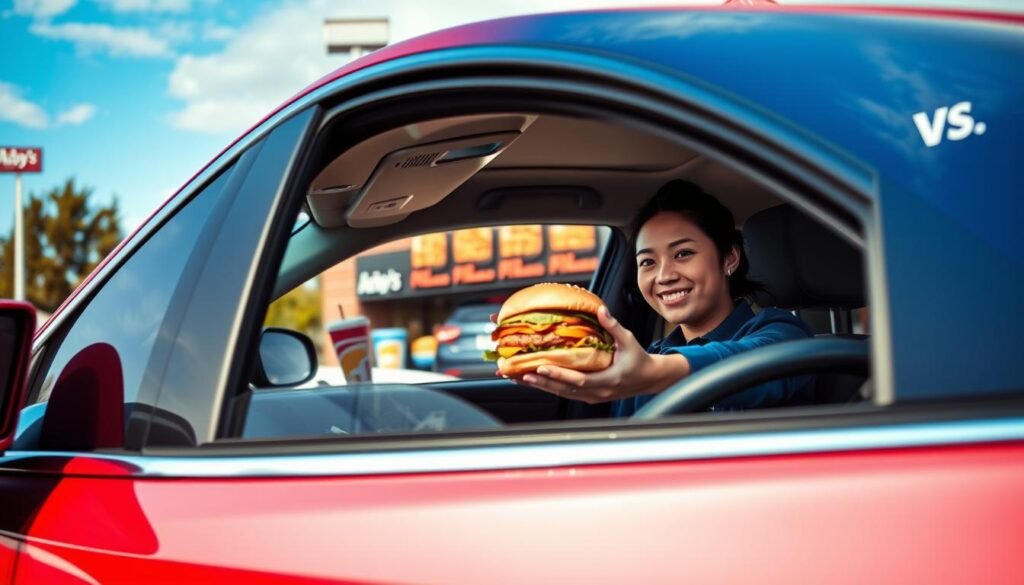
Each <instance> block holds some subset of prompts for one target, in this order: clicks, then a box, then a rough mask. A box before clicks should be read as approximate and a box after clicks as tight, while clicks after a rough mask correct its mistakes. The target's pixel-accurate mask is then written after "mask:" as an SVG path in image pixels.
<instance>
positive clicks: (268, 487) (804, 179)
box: [0, 7, 1024, 585]
mask: <svg viewBox="0 0 1024 585" xmlns="http://www.w3.org/2000/svg"><path fill="white" fill-rule="evenodd" d="M1022 24H1024V20H1022V19H1021V18H1020V17H1018V16H1006V15H997V14H983V13H968V12H952V11H924V10H902V9H856V8H843V9H836V8H805V7H797V8H783V7H774V8H766V9H746V10H744V9H729V8H724V9H723V8H707V9H679V10H670V9H665V10H645V11H609V12H591V13H575V14H556V15H545V16H535V17H522V18H511V19H506V20H500V21H493V22H484V23H480V24H475V25H470V26H464V27H460V28H456V29H452V30H448V31H443V32H439V33H436V34H432V35H428V36H426V37H423V38H419V39H415V40H411V41H408V42H404V43H400V44H397V45H394V46H390V47H387V48H384V49H382V50H380V51H377V52H375V53H372V54H370V55H369V56H367V57H364V58H363V59H361V60H358V61H356V62H354V63H352V64H350V65H348V66H346V67H344V68H343V69H341V70H339V71H338V72H336V73H333V74H331V75H329V76H327V77H325V78H324V79H322V80H321V81H319V82H317V83H316V84H314V85H313V86H312V87H310V88H308V89H306V90H305V91H303V92H301V93H300V94H298V95H297V96H296V97H295V98H293V99H292V100H291V101H289V102H288V103H286V104H284V105H283V106H282V107H281V108H280V109H278V110H277V111H275V112H274V113H272V114H271V115H270V116H269V117H268V118H267V119H266V120H265V121H263V122H262V123H261V124H259V125H258V126H257V127H255V128H253V129H252V130H251V131H249V132H248V133H246V134H245V135H244V136H243V137H241V138H240V139H239V140H238V141H237V142H235V143H234V144H233V145H231V146H230V147H229V148H228V149H227V150H225V151H224V152H223V153H222V154H221V155H220V156H219V157H218V158H217V159H215V160H214V161H212V162H211V163H210V164H209V165H208V166H207V167H206V168H204V169H203V170H202V171H201V172H200V173H199V174H197V175H196V176H195V177H194V178H193V179H192V180H191V181H190V182H189V183H188V184H187V185H185V186H184V187H183V188H182V189H181V190H180V191H179V192H178V193H177V194H176V195H174V196H173V197H171V199H170V200H168V201H167V202H166V203H165V204H164V205H163V206H162V207H161V208H160V209H159V210H158V211H157V212H156V213H155V214H154V215H153V216H152V217H151V218H150V219H149V220H148V221H147V222H146V223H145V224H144V225H143V226H142V227H141V228H140V229H139V230H138V231H137V232H136V233H134V234H133V235H132V236H130V237H129V238H127V239H126V241H125V242H124V243H123V244H122V245H121V246H120V248H119V249H118V250H116V251H115V252H114V253H113V254H112V255H111V256H110V257H109V258H107V260H106V261H105V262H104V264H103V265H102V266H101V267H100V268H99V269H97V271H96V272H95V273H94V274H92V275H91V277H90V278H89V279H88V280H87V282H85V283H84V284H83V285H82V286H81V287H80V288H79V289H78V290H77V291H76V292H75V293H74V295H73V296H72V297H71V298H70V299H69V300H68V301H67V302H66V303H65V304H64V306H63V307H62V308H61V309H60V310H59V311H58V312H57V313H56V314H55V315H54V316H53V317H52V318H51V319H50V320H49V321H48V322H47V323H46V324H44V325H43V326H42V327H41V328H40V329H39V331H38V332H37V333H36V334H35V336H34V339H30V337H31V333H30V332H31V331H32V330H33V325H32V317H31V313H30V312H28V310H27V308H26V307H25V306H24V305H19V304H14V303H6V304H5V305H3V307H2V310H0V332H2V335H0V339H2V340H3V342H4V348H3V351H0V355H3V356H4V360H5V361H4V362H3V363H0V380H3V381H4V383H5V385H4V386H3V387H2V392H0V397H2V408H3V416H2V417H0V420H2V421H3V425H2V428H0V431H2V433H0V437H2V443H0V447H2V448H3V455H2V457H0V502H2V504H0V581H2V582H10V583H17V584H39V583H118V582H124V583H213V582H216V583H220V582H244V583H262V582H274V583H277V582H288V583H320V582H325V583H326V582H330V583H588V584H591V585H593V584H597V583H632V582H643V583H648V582H665V583H680V582H697V583H787V584H788V583H796V582H805V583H900V584H904V583H1020V582H1022V581H1024V569H1022V568H1021V562H1020V552H1021V545H1022V543H1024V504H1021V494H1022V493H1024V400H1022V391H1024V360H1022V359H1021V344H1020V341H1019V339H1020V338H1019V335H1020V333H1019V332H1020V331H1021V330H1024V317H1022V316H1021V315H1022V314H1024V313H1022V312H1021V311H1020V308H1019V305H1020V299H1022V298H1024V276H1022V275H1024V268H1022V258H1024V245H1022V241H1024V240H1022V239H1021V238H1019V237H1017V236H1016V234H1017V233H1018V231H1019V224H1020V222H1021V220H1022V219H1024V208H1022V203H1021V201H1022V199H1021V197H1020V193H1021V192H1024V165H1022V164H1021V156H1020V149H1019V147H1018V139H1019V137H1020V136H1021V134H1022V133H1024V113H1022V109H1021V108H1020V104H1021V103H1024V79H1022V76H1024V69H1022V68H1021V67H1020V66H1019V65H1020V63H1021V62H1022V59H1024V29H1022V26H1021V25H1022ZM1014 79H1017V81H1013V80H1014ZM676 178H680V179H688V180H691V181H694V182H697V183H700V184H701V185H703V186H704V187H705V188H706V189H707V190H708V191H709V192H712V193H715V194H717V195H719V196H720V198H721V199H722V201H723V202H724V203H726V204H727V205H728V206H729V207H730V208H731V209H732V211H733V213H734V215H735V216H736V219H737V221H738V222H739V223H740V224H741V226H742V228H743V230H744V232H746V233H747V235H748V240H749V242H750V244H751V250H750V256H751V258H750V260H751V266H752V270H755V271H756V274H757V276H758V277H759V278H760V280H762V282H763V283H764V284H765V285H766V290H767V291H768V293H770V294H768V295H767V296H765V297H763V298H761V299H759V301H760V302H761V303H762V304H764V305H774V306H777V307H782V308H785V309H790V310H795V311H799V312H800V313H801V315H803V316H804V317H805V319H806V320H808V321H810V322H812V323H814V324H816V325H817V327H818V330H819V331H821V333H822V335H820V336H818V337H816V338H814V339H808V340H804V341H799V342H789V343H781V344H777V345H774V346H770V347H767V348H762V349H759V350H754V351H751V352H748V353H745V354H742V355H740V356H736V357H734V358H730V359H726V360H723V361H721V362H720V363H718V364H717V365H715V366H712V367H709V368H707V369H704V370H702V371H701V372H700V373H699V374H698V375H694V376H691V377H689V378H687V379H686V380H684V381H683V382H682V383H680V384H678V385H677V386H675V387H673V388H670V389H669V390H667V391H665V392H664V393H662V395H661V396H660V397H659V398H658V399H657V400H655V401H654V402H652V403H651V404H650V405H648V407H645V408H644V409H642V410H641V411H640V412H639V413H638V414H637V415H636V416H634V417H632V418H629V419H612V418H609V417H608V408H607V405H600V404H598V405H586V404H582V403H579V402H575V401H570V400H565V399H562V398H558V397H556V396H554V395H550V394H546V393H543V392H540V391H538V390H535V389H530V388H526V387H520V386H517V385H516V384H514V383H513V382H512V381H510V380H504V379H498V378H494V379H481V380H461V381H449V382H437V383H426V384H421V385H406V384H377V385H359V384H355V385H349V386H342V387H313V388H297V386H300V385H302V384H303V383H304V382H306V381H308V379H309V377H310V376H311V375H312V374H313V372H314V371H315V367H316V359H315V350H314V348H313V345H312V343H311V341H310V340H309V339H308V338H307V337H306V336H305V335H303V334H301V333H298V332H294V331H283V330H279V329H265V328H264V327H263V324H264V317H265V314H266V312H267V308H268V306H269V305H270V303H271V302H272V301H273V300H274V299H276V298H279V297H282V296H283V295H284V294H285V293H287V292H288V291H290V290H293V289H296V288H297V287H299V286H300V285H302V284H303V283H305V282H307V281H311V280H314V281H315V279H317V278H318V277H320V276H321V275H322V274H324V273H325V272H326V271H329V270H331V269H332V267H334V266H337V265H339V263H341V262H345V261H348V259H350V258H353V257H355V256H356V255H357V254H360V253H364V252H366V251H368V250H372V249H377V248H376V247H377V246H379V245H381V244H384V243H387V242H392V241H396V240H401V239H403V238H414V237H420V236H422V235H423V234H430V233H446V232H447V231H448V230H453V229H462V228H488V229H490V228H491V227H492V226H502V225H539V226H544V225H569V224H574V225H584V226H606V227H608V228H609V230H608V232H607V233H608V234H610V235H609V236H608V241H607V242H606V243H605V245H604V246H603V251H602V252H601V253H600V255H599V256H593V258H592V259H591V258H588V257H584V255H583V252H577V250H583V249H584V248H586V246H587V245H588V244H587V243H586V237H585V234H583V235H582V236H580V237H577V236H573V238H575V239H573V238H569V237H568V236H566V237H565V238H564V241H563V244H564V248H558V249H557V250H556V249H555V248H556V247H557V246H562V245H563V244H558V245H557V246H556V244H554V243H552V242H554V241H555V240H553V239H552V240H541V241H546V242H548V244H545V245H549V246H551V247H552V249H551V250H547V249H544V250H535V251H533V252H529V254H535V255H537V256H536V257H538V258H540V257H548V259H549V261H548V262H547V263H546V264H545V263H543V262H535V263H534V264H536V265H537V269H536V271H534V272H530V271H531V270H533V268H530V267H531V266H533V264H530V262H527V261H525V260H524V261H523V262H522V263H520V264H516V265H515V267H514V268H515V269H514V270H513V269H511V268H509V269H508V270H507V271H506V272H505V274H506V275H507V279H509V282H510V283H513V284H514V283H515V282H518V281H517V280H516V278H518V275H520V274H526V273H528V272H529V273H531V274H542V273H543V274H544V275H545V277H549V276H550V277H552V279H554V278H555V277H557V276H558V275H559V271H572V270H575V269H576V268H577V267H582V268H586V269H587V270H593V277H592V279H591V282H590V288H591V290H593V291H594V292H596V293H597V294H599V295H600V296H601V297H602V298H603V299H604V301H605V302H606V303H607V305H608V307H609V308H610V309H611V311H612V312H613V313H614V314H615V315H617V316H618V317H619V319H620V321H621V322H622V323H623V324H624V325H626V326H627V327H628V328H629V329H631V330H632V331H633V333H634V334H635V335H636V336H637V338H638V339H639V340H640V341H641V342H649V341H651V340H653V339H655V338H657V337H660V336H661V334H662V332H663V331H662V328H663V325H664V324H663V323H660V322H659V321H658V320H657V318H656V316H655V315H653V313H651V312H650V311H645V310H644V305H643V302H642V300H638V299H637V297H636V295H635V294H632V293H631V290H630V281H631V278H632V277H631V276H630V266H631V265H632V263H633V261H634V260H633V258H632V254H633V251H632V250H631V249H630V246H629V245H628V243H627V242H628V240H629V237H630V236H631V235H632V234H631V233H630V227H629V226H630V220H631V218H632V217H633V216H634V215H635V213H636V212H637V210H638V209H639V208H640V206H641V205H642V204H643V202H644V201H643V200H644V199H645V197H644V196H642V195H643V194H649V193H653V191H654V190H655V189H656V188H657V186H658V185H659V184H662V183H664V182H665V181H666V180H668V179H676ZM296 217H308V218H309V219H308V221H304V222H301V223H299V224H298V225H297V224H296V222H295V218H296ZM488 233H490V232H488V231H486V230H485V231H484V232H479V233H477V234H476V235H475V236H474V237H479V238H483V239H487V238H489V237H490V236H488V235H487V234H488ZM581 233H582V232H581ZM578 235H579V234H578ZM498 237H499V239H500V234H499V236H498ZM517 237H518V236H517ZM559 237H561V236H559ZM436 241H437V242H438V246H439V248H438V249H441V248H443V244H444V242H447V241H448V240H446V239H445V237H441V238H439V239H437V240H436ZM481 241H482V240H481ZM488 241H490V240H488ZM523 241H526V240H523ZM581 242H582V243H581ZM755 243H756V246H755ZM494 245H500V244H494ZM574 246H575V247H574ZM755 249H756V250H757V253H756V254H755V253H754V251H755ZM491 250H492V251H493V250H494V248H491ZM549 252H550V255H549V256H544V255H545V254H549ZM387 253H390V254H395V252H387ZM403 253H404V254H405V256H404V258H406V260H405V262H406V263H408V267H407V268H401V269H399V268H397V266H398V265H397V264H394V265H393V266H394V267H392V265H389V267H387V268H386V269H381V270H379V271H378V274H377V276H379V277H380V278H376V277H372V276H373V272H372V271H370V270H369V268H367V270H368V274H370V275H371V277H372V278H371V277H368V278H369V280H367V283H368V284H367V286H366V287H365V288H364V289H363V293H362V294H363V295H364V297H365V299H364V300H365V301H366V304H367V306H368V307H370V310H377V312H378V314H379V315H384V316H393V317H394V318H395V319H402V320H404V321H406V322H408V323H409V324H410V327H411V326H412V325H411V324H412V323H413V322H414V321H415V320H416V319H421V318H423V317H422V316H421V315H427V316H428V317H429V316H430V313H429V311H430V308H431V307H432V306H433V305H431V304H430V303H433V302H435V301H434V300H431V299H436V298H437V295H438V293H437V290H438V289H439V288H444V287H446V286H455V285H454V284H451V283H450V282H449V283H448V284H445V283H446V282H447V281H446V280H445V278H446V275H447V276H452V278H455V279H456V280H458V279H462V280H463V283H462V285H464V286H467V287H471V286H476V287H484V284H481V282H482V281H483V280H485V276H484V275H486V274H490V273H489V272H488V270H491V267H490V266H489V265H487V264H486V263H485V261H483V260H480V259H479V258H468V257H467V258H463V260H464V261H462V262H456V263H455V264H452V263H451V262H450V261H449V263H448V264H444V265H442V266H441V267H435V266H433V265H432V264H431V262H433V260H431V259H430V258H429V257H428V256H427V255H423V256H421V257H414V256H415V254H414V252H403ZM523 253H524V254H527V252H523ZM555 253H557V254H560V255H559V256H555V258H556V259H557V261H553V260H550V256H551V255H553V254H555ZM570 253H571V254H573V255H570ZM576 254H579V255H576ZM410 255H412V256H410ZM361 257H362V256H361ZM524 257H526V256H524ZM395 258H397V256H395ZM409 258H412V260H409ZM498 261H500V259H499V260H498ZM510 266H511V265H510ZM595 266H596V269H595V268H594V267H595ZM582 268H581V269H582ZM406 270H407V271H406ZM415 270H420V272H416V273H415V274H413V271H415ZM424 270H426V272H424ZM545 270H546V271H548V272H544V271H545ZM446 271H447V272H446ZM552 273H554V275H552ZM495 274H497V273H495ZM456 275H458V278H456ZM495 278H497V276H496V277H495ZM407 286H408V287H411V289H406V288H404V287H407ZM431 287H434V288H431ZM474 290H475V289H474ZM481 290H483V288H481ZM407 292H408V293H409V294H408V295H406V296H405V297H402V298H404V299H407V301H408V302H415V303H421V304H419V305H416V307H419V309H422V310H419V312H417V311H411V310H410V311H405V309H404V308H402V306H399V305H394V307H395V308H394V309H382V308H379V307H385V306H386V305H382V304H379V303H380V302H383V301H379V300H375V299H376V297H381V296H383V295H402V294H405V293H407ZM413 293H415V294H413ZM371 295H376V297H374V299H371V298H370V296H371ZM352 298H356V296H355V293H353V297H352ZM396 298H397V297H396ZM399 300H400V299H399ZM396 302H397V301H396ZM373 303H378V304H377V305H373ZM371 305H372V306H371ZM374 306H375V307H378V309H373V307H374ZM428 331H429V329H428ZM809 372H815V373H817V376H816V380H817V382H816V387H815V396H816V404H814V405H810V406H801V407H787V408H773V409H762V410H750V411H736V412H709V411H708V408H707V407H708V405H709V404H712V403H713V402H714V401H716V400H718V399H720V398H722V397H726V396H729V395H731V394H734V393H736V392H740V391H743V390H744V389H747V388H750V387H751V386H754V385H756V384H759V383H762V382H765V381H767V380H771V379H775V378H779V377H785V376H793V375H797V374H805V373H809Z"/></svg>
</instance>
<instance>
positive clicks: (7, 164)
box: [0, 146, 43, 301]
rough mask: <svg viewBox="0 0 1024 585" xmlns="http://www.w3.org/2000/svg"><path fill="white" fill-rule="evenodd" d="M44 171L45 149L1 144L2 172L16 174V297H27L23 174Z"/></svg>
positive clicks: (0, 162) (20, 299) (0, 171)
mask: <svg viewBox="0 0 1024 585" xmlns="http://www.w3.org/2000/svg"><path fill="white" fill-rule="evenodd" d="M41 172H43V149H42V148H39V147H34V146H30V147H22V146H0V173H3V174H6V173H10V174H13V175H14V262H13V264H14V270H13V272H14V274H13V276H14V283H13V286H12V287H11V289H13V290H12V292H13V293H14V298H15V299H17V300H19V301H24V300H26V298H25V210H24V209H22V207H23V206H22V203H21V176H22V175H23V174H25V173H41Z"/></svg>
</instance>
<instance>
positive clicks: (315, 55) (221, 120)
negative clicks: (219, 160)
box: [169, 0, 338, 133]
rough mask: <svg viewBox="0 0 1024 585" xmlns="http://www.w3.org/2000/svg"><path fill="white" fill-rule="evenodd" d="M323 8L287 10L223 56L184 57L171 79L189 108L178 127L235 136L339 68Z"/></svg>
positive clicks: (254, 27)
mask: <svg viewBox="0 0 1024 585" xmlns="http://www.w3.org/2000/svg"><path fill="white" fill-rule="evenodd" d="M324 14H325V9H324V3H323V2H321V1H319V0H314V1H311V2H306V3H303V4H287V5H285V6H283V7H280V8H278V9H276V10H272V11H270V12H267V13H265V14H263V15H261V16H258V17H257V18H256V19H254V20H253V21H252V22H251V23H250V24H249V25H248V26H246V27H245V28H243V29H241V30H239V31H237V33H236V34H235V36H234V37H233V38H232V39H231V40H230V41H229V42H228V44H227V45H226V46H225V48H224V50H223V51H221V52H219V53H215V54H211V55H201V56H200V55H183V56H181V57H180V58H178V61H177V63H176V65H175V67H174V71H173V72H172V73H171V76H170V79H169V91H170V93H171V95H172V96H174V97H177V98H180V99H181V100H183V101H184V102H185V106H184V108H183V109H182V110H181V111H178V112H176V113H174V114H173V117H172V121H173V123H174V125H175V126H177V127H179V128H183V129H186V130H193V131H197V132H211V133H218V132H235V131H238V130H240V129H244V128H247V127H248V126H250V125H251V124H253V123H255V122H257V121H259V119H260V118H261V117H263V115H265V114H266V113H267V112H268V111H270V110H271V109H272V108H273V107H274V106H275V105H277V104H278V103H280V102H281V101H282V100H284V99H285V98H287V97H288V96H289V95H291V94H293V93H295V92H296V91H297V90H299V89H301V88H302V87H303V86H305V85H307V84H309V83H310V82H312V81H314V80H316V79H317V78H319V77H320V76H322V75H324V74H325V73H327V72H328V71H330V70H331V69H333V68H334V67H336V66H337V65H338V61H337V60H336V59H331V58H329V57H328V56H327V51H326V49H325V47H324V43H323V38H322V36H321V35H320V34H319V33H320V30H321V29H322V27H323V18H324Z"/></svg>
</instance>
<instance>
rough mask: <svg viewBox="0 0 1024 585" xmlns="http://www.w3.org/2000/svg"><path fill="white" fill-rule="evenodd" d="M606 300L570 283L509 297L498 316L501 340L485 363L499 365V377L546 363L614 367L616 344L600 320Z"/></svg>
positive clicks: (583, 369)
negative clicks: (612, 364) (600, 313)
mask: <svg viewBox="0 0 1024 585" xmlns="http://www.w3.org/2000/svg"><path fill="white" fill-rule="evenodd" d="M603 304H604V302H602V301H601V298H600V297H598V296H597V295H595V294H594V293H592V292H590V291H588V290H587V289H584V288H580V287H578V286H574V285H570V284H556V283H543V284H535V285H533V286H529V287H526V288H524V289H522V290H519V291H517V292H516V293H515V294H513V295H512V296H510V297H509V298H508V299H507V300H506V301H505V303H504V304H502V306H501V310H500V311H499V312H498V327H497V328H496V329H495V330H494V331H493V332H492V333H491V339H492V340H494V341H497V342H498V346H497V348H496V349H495V350H494V351H488V352H485V353H484V359H487V360H491V361H497V362H498V369H499V370H500V371H501V375H502V376H505V377H509V376H521V375H523V374H528V373H532V372H536V371H537V368H539V367H540V366H543V365H554V366H561V367H564V368H569V369H573V370H577V371H581V372H592V371H596V370H603V369H605V368H607V367H608V366H610V365H611V363H612V353H613V352H614V351H615V344H614V342H613V341H612V338H611V335H609V334H608V332H607V331H605V330H604V328H602V327H601V325H600V323H598V321H597V309H598V307H600V306H601V305H603Z"/></svg>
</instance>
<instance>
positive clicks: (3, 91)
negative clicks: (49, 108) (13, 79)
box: [0, 81, 50, 128]
mask: <svg viewBox="0 0 1024 585" xmlns="http://www.w3.org/2000/svg"><path fill="white" fill-rule="evenodd" d="M0 121H5V122H14V123H15V124H18V125H19V126H25V127H26V128H46V127H47V126H48V125H49V124H50V119H49V116H47V115H46V112H45V111H44V110H43V108H41V107H40V106H39V105H38V104H34V103H32V102H30V101H28V100H26V99H24V98H22V97H21V95H20V92H19V91H18V88H16V87H15V86H13V85H11V84H9V83H4V82H2V81H0Z"/></svg>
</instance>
